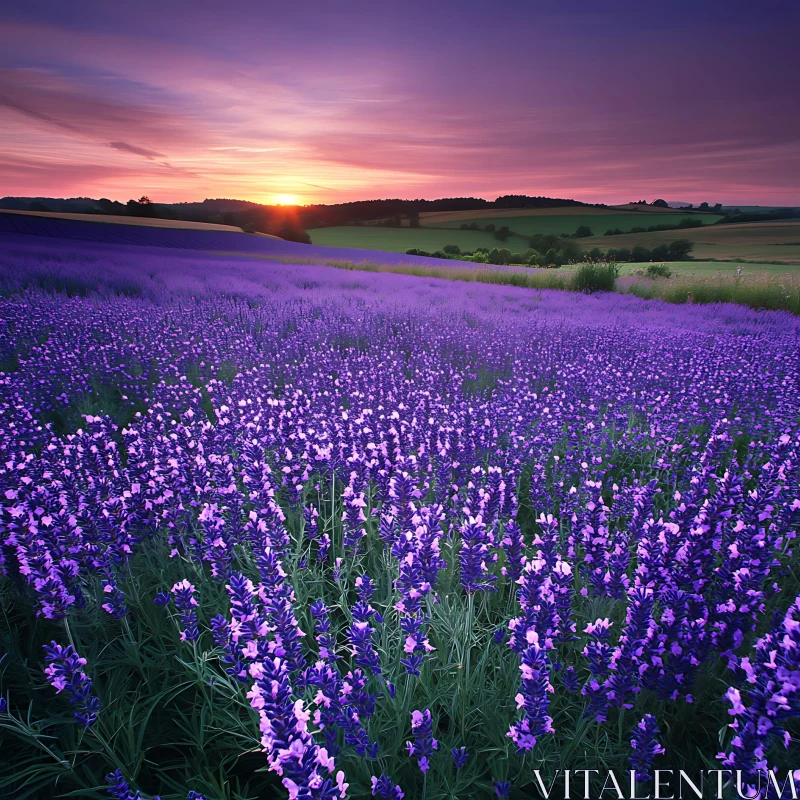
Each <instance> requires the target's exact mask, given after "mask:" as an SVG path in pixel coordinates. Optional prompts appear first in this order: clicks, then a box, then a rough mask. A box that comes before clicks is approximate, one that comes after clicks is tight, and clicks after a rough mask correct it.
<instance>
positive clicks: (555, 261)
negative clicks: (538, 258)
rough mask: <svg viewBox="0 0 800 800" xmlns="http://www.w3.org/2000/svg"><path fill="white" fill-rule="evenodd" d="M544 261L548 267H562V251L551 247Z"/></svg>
mask: <svg viewBox="0 0 800 800" xmlns="http://www.w3.org/2000/svg"><path fill="white" fill-rule="evenodd" d="M544 263H545V266H547V267H560V266H561V264H562V261H561V255H560V253H558V252H557V251H556V250H554V249H553V248H552V247H551V248H550V249H549V250H548V251H547V252H546V253H545V255H544Z"/></svg>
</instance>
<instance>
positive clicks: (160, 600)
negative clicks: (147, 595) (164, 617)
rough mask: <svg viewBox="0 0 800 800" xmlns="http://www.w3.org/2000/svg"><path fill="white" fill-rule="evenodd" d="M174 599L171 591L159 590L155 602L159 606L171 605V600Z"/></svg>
mask: <svg viewBox="0 0 800 800" xmlns="http://www.w3.org/2000/svg"><path fill="white" fill-rule="evenodd" d="M171 599H172V597H171V595H170V593H169V592H159V593H158V594H157V595H156V596H155V597H154V598H153V602H154V603H155V604H156V605H157V606H167V605H169V601H170V600H171Z"/></svg>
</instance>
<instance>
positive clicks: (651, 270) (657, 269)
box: [646, 264, 672, 278]
mask: <svg viewBox="0 0 800 800" xmlns="http://www.w3.org/2000/svg"><path fill="white" fill-rule="evenodd" d="M646 274H647V277H648V278H671V277H672V270H671V269H670V268H669V267H668V266H667V265H666V264H648V266H647V273H646Z"/></svg>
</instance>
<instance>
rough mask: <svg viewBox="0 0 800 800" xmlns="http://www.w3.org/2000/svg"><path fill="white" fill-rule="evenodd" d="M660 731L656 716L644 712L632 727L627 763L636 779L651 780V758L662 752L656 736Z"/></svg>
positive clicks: (644, 781) (662, 749)
mask: <svg viewBox="0 0 800 800" xmlns="http://www.w3.org/2000/svg"><path fill="white" fill-rule="evenodd" d="M659 733H660V731H659V729H658V724H657V722H656V718H655V717H654V716H653V715H652V714H645V715H644V717H642V719H641V721H640V722H639V723H638V724H637V725H636V727H635V728H634V729H633V734H632V736H631V755H630V758H628V763H629V764H630V766H631V769H632V770H635V771H636V780H637V781H642V782H643V783H646V782H647V781H650V780H652V778H651V776H650V768H651V767H652V765H653V759H654V758H655V757H656V756H657V755H660V754H661V753H663V752H664V748H663V747H662V746H661V745H660V744H659V743H658V739H657V738H656V737H657V736H658V735H659Z"/></svg>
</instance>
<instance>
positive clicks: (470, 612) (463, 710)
mask: <svg viewBox="0 0 800 800" xmlns="http://www.w3.org/2000/svg"><path fill="white" fill-rule="evenodd" d="M474 602H475V595H474V594H473V593H472V592H470V593H469V595H468V597H467V631H466V634H467V635H466V639H465V641H466V643H467V652H466V656H465V658H464V682H463V688H462V692H461V729H462V730H461V732H462V735H463V734H464V733H465V732H466V730H467V695H468V691H467V690H468V688H469V679H470V661H471V656H472V615H473V610H474Z"/></svg>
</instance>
